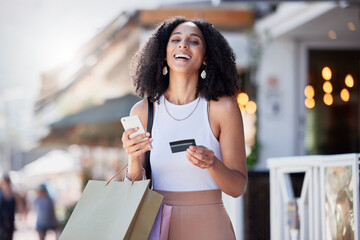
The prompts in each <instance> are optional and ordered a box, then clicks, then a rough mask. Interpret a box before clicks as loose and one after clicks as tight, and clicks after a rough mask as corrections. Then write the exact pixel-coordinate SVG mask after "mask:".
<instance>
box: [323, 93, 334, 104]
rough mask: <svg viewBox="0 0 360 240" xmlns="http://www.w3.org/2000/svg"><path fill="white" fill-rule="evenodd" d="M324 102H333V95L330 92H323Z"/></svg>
mask: <svg viewBox="0 0 360 240" xmlns="http://www.w3.org/2000/svg"><path fill="white" fill-rule="evenodd" d="M323 100H324V103H325V104H326V105H328V106H330V105H331V104H333V101H334V99H333V96H332V95H331V94H330V93H325V95H324V99H323Z"/></svg>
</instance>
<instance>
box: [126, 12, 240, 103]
mask: <svg viewBox="0 0 360 240" xmlns="http://www.w3.org/2000/svg"><path fill="white" fill-rule="evenodd" d="M184 22H192V23H194V24H196V26H197V27H198V28H199V29H200V31H201V32H202V34H203V36H204V40H205V45H206V53H205V59H206V66H205V67H206V79H204V80H202V79H201V80H199V81H198V85H197V89H196V96H197V95H198V94H199V93H200V94H201V96H203V97H204V98H205V99H206V100H208V101H210V100H215V101H217V100H218V98H219V97H221V96H233V97H235V95H236V94H237V93H238V92H239V91H240V80H239V77H238V74H237V70H236V64H235V54H234V53H233V51H232V49H231V48H230V46H229V44H228V42H227V41H226V39H225V38H224V37H223V36H222V35H221V33H219V32H218V31H217V30H216V29H215V28H214V26H213V25H211V24H210V23H208V22H206V21H204V20H200V19H187V18H184V17H175V18H172V19H169V20H166V21H164V22H162V23H161V24H160V25H159V26H158V27H157V29H156V30H155V31H154V32H153V34H152V36H151V37H150V38H149V39H148V41H147V42H146V43H145V44H144V45H143V46H142V47H141V48H140V49H139V50H138V51H137V53H136V54H135V55H134V57H133V58H132V60H131V63H130V74H131V78H132V79H133V82H134V85H135V89H136V92H137V93H138V94H139V96H140V97H142V98H143V97H144V96H145V95H147V96H149V97H150V99H151V100H152V101H158V100H159V98H160V96H161V95H162V94H163V93H164V92H165V91H166V89H167V88H168V86H169V74H167V75H165V76H164V75H163V74H162V69H163V68H164V66H165V65H166V61H165V58H166V46H167V43H168V41H169V38H170V35H171V33H172V32H173V30H174V29H175V28H176V27H177V26H178V25H179V24H181V23H184ZM201 71H202V69H200V71H199V74H200V72H201ZM199 77H200V76H199Z"/></svg>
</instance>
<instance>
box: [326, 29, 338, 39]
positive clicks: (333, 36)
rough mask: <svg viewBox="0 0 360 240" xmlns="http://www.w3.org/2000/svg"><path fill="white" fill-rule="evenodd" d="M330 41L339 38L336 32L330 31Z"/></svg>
mask: <svg viewBox="0 0 360 240" xmlns="http://www.w3.org/2000/svg"><path fill="white" fill-rule="evenodd" d="M328 36H329V38H330V39H332V40H335V39H336V38H337V36H336V32H335V31H334V30H330V31H329V33H328Z"/></svg>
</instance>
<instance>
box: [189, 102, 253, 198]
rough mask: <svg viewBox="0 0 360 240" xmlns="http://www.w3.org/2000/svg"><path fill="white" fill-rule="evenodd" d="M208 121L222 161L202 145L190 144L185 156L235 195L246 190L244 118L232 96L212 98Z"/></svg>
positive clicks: (224, 190)
mask: <svg viewBox="0 0 360 240" xmlns="http://www.w3.org/2000/svg"><path fill="white" fill-rule="evenodd" d="M209 121H210V125H211V129H212V131H213V133H214V135H215V137H217V138H218V140H219V142H220V148H221V154H222V160H223V161H220V160H219V159H218V158H216V156H214V153H213V151H211V150H210V149H207V148H206V147H203V146H191V147H190V148H189V149H188V151H187V152H188V155H187V156H188V159H189V160H190V161H191V162H192V163H193V164H194V165H196V166H198V167H200V168H205V169H207V170H208V171H209V173H210V175H211V176H212V178H213V179H214V180H215V182H216V184H217V185H218V186H219V188H220V189H221V190H222V191H223V192H224V193H226V194H228V195H230V196H233V197H238V196H240V195H241V194H242V193H243V192H244V191H245V186H246V183H247V170H246V154H245V141H244V129H243V121H242V116H241V112H240V109H239V107H238V105H237V103H236V101H235V100H234V99H233V98H231V97H221V98H220V99H219V101H212V102H211V104H210V109H209Z"/></svg>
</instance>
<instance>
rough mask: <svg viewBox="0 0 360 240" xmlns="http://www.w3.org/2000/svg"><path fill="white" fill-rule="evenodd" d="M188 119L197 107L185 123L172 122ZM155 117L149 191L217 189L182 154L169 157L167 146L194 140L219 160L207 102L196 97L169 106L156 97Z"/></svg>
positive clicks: (206, 175)
mask: <svg viewBox="0 0 360 240" xmlns="http://www.w3.org/2000/svg"><path fill="white" fill-rule="evenodd" d="M164 100H165V101H166V108H167V110H168V112H169V113H170V114H171V116H173V117H174V118H176V119H183V118H185V117H186V116H188V115H189V114H190V113H191V112H192V111H193V110H194V108H195V106H196V105H197V103H198V101H199V104H198V106H197V107H196V109H195V111H194V112H193V113H192V114H191V116H190V117H188V118H187V119H185V120H182V121H176V120H174V119H173V118H171V117H170V116H169V114H168V113H167V111H166V109H165V106H164ZM154 106H155V116H154V123H153V129H152V138H153V142H152V147H153V149H152V150H151V153H150V163H151V171H152V180H153V187H154V189H156V190H162V191H202V190H214V189H219V187H218V186H217V184H216V183H215V181H214V179H213V178H212V177H211V176H210V174H209V173H208V171H207V170H206V169H201V168H199V167H196V166H195V165H193V164H192V163H191V162H190V161H189V160H188V159H187V158H186V151H181V152H176V153H172V151H171V148H170V144H169V143H170V142H175V141H180V140H186V139H195V142H196V145H202V146H205V147H207V148H209V149H211V150H212V151H214V154H215V156H216V157H217V158H218V159H220V160H222V158H221V152H220V144H219V141H218V140H217V139H216V138H215V136H214V134H213V132H212V130H211V127H210V123H209V118H208V102H207V101H206V100H205V99H204V98H202V97H200V100H199V99H196V100H194V101H193V102H190V103H188V104H185V105H176V104H172V103H170V102H169V101H167V100H166V99H165V97H164V96H161V97H160V102H159V103H155V104H154Z"/></svg>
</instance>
